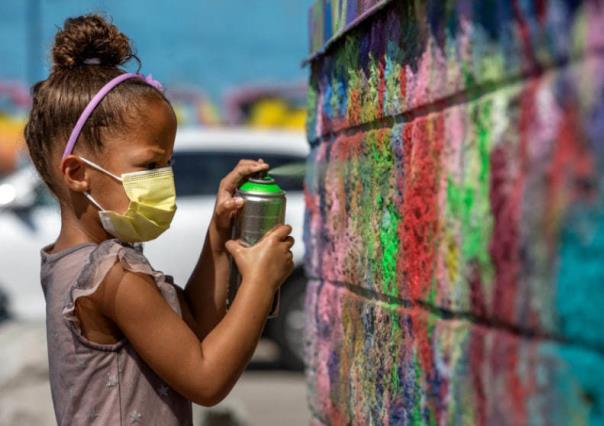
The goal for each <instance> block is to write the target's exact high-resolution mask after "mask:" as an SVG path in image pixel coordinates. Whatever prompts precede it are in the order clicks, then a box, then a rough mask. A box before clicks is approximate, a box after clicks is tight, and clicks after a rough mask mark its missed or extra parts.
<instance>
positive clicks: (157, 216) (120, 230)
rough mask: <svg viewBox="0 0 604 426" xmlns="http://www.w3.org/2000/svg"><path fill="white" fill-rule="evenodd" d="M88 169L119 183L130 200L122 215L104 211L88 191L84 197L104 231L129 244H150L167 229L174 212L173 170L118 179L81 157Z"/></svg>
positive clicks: (168, 169)
mask: <svg viewBox="0 0 604 426" xmlns="http://www.w3.org/2000/svg"><path fill="white" fill-rule="evenodd" d="M80 158H81V159H82V161H84V162H85V163H86V164H88V165H89V166H91V167H93V168H95V169H97V170H99V171H101V172H103V173H105V174H107V175H109V176H111V177H113V178H114V179H116V180H118V181H120V182H122V185H123V186H124V190H125V191H126V195H127V196H128V199H129V200H130V203H129V204H128V209H127V210H126V212H125V213H124V214H120V213H117V212H114V211H111V210H105V209H104V208H103V207H101V205H100V204H99V203H97V201H96V200H95V199H94V198H92V195H90V194H89V193H88V192H85V193H84V195H85V196H86V197H87V198H88V199H89V200H90V202H91V203H92V204H94V205H95V206H96V207H97V208H98V209H99V217H100V219H101V224H102V225H103V228H104V229H105V230H106V231H107V232H108V233H110V234H111V235H113V236H114V237H116V238H117V239H119V240H121V241H124V242H128V243H132V242H142V241H149V240H153V239H155V238H157V237H158V236H160V235H161V234H162V233H163V232H164V231H165V230H166V229H168V228H169V227H170V223H171V222H172V218H173V217H174V213H176V188H175V186H174V174H173V172H172V167H163V168H160V169H154V170H143V171H140V172H132V173H124V174H122V175H121V177H118V176H116V175H114V174H113V173H111V172H109V171H107V170H105V169H104V168H102V167H101V166H99V165H97V164H95V163H93V162H92V161H89V160H87V159H85V158H82V157H80Z"/></svg>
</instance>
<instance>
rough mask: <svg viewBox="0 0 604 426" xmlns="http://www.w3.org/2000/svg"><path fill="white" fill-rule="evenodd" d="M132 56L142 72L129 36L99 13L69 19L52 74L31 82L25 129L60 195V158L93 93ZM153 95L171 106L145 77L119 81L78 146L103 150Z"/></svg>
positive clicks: (61, 32) (44, 176) (55, 51)
mask: <svg viewBox="0 0 604 426" xmlns="http://www.w3.org/2000/svg"><path fill="white" fill-rule="evenodd" d="M131 59H134V60H136V62H137V63H138V69H137V71H136V72H138V70H140V66H141V63H140V60H139V59H138V57H137V56H136V55H135V54H134V53H133V49H132V46H131V44H130V41H129V39H128V37H126V36H125V35H124V34H122V33H121V32H120V31H119V30H118V28H117V27H116V26H115V25H113V24H112V23H111V22H110V21H109V20H108V19H105V18H104V17H102V16H100V15H98V14H88V15H83V16H78V17H74V18H68V19H66V20H65V22H64V25H63V28H62V29H59V31H58V32H57V34H56V36H55V41H54V46H53V48H52V69H51V73H50V75H49V76H48V78H47V79H46V80H42V81H39V82H37V83H36V84H34V85H33V86H32V96H33V104H32V109H31V112H30V115H29V118H28V121H27V124H26V126H25V131H24V133H25V141H26V142H27V147H28V150H29V155H30V157H31V159H32V161H33V163H34V165H35V167H36V169H37V170H38V173H39V174H40V176H41V177H42V179H43V180H44V182H45V183H46V184H47V185H48V187H49V188H50V189H51V190H52V191H53V192H54V193H55V195H57V196H59V195H60V194H59V193H60V191H58V187H57V186H56V184H55V179H56V177H58V176H59V174H58V172H59V170H58V168H59V167H58V166H59V163H58V161H60V160H59V159H60V157H59V156H60V154H61V153H62V151H63V149H64V147H65V144H66V143H67V139H68V138H69V135H70V133H71V130H72V129H73V127H74V126H75V124H76V122H77V120H78V118H79V116H80V114H81V113H82V111H83V110H84V108H85V107H86V105H87V104H88V102H90V100H91V99H92V97H93V96H94V95H95V94H96V93H97V92H98V91H99V90H100V89H101V87H103V86H104V85H105V84H106V83H107V82H108V81H110V80H111V79H113V78H115V77H117V76H118V75H120V74H123V73H124V72H126V71H124V70H123V69H122V68H121V66H122V65H124V64H125V63H126V62H128V61H129V60H131ZM153 99H161V100H164V101H165V102H167V103H168V104H170V102H169V101H168V100H167V99H166V97H165V96H164V94H163V93H162V92H160V91H159V90H157V89H156V88H154V87H152V86H150V85H149V84H147V83H145V82H144V81H143V80H142V79H138V78H131V79H128V80H126V81H124V82H123V83H120V84H119V85H117V86H116V87H115V88H113V89H112V90H111V91H110V92H109V94H107V95H106V96H105V97H104V98H103V100H102V101H101V102H100V103H99V105H98V106H97V107H96V108H95V110H94V112H93V113H92V115H91V116H90V117H89V119H88V120H87V122H86V124H85V126H84V127H83V129H82V132H81V133H80V136H79V138H78V142H77V144H76V147H75V150H81V151H83V152H89V151H93V152H95V153H99V152H101V151H102V149H103V137H105V136H106V135H110V134H112V133H115V132H121V131H123V130H125V129H128V126H129V125H130V124H131V123H133V122H134V120H135V119H136V118H138V117H139V115H140V113H141V111H142V107H143V106H144V105H145V104H146V102H144V101H148V100H153ZM53 176H54V178H53Z"/></svg>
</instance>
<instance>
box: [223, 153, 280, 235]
mask: <svg viewBox="0 0 604 426" xmlns="http://www.w3.org/2000/svg"><path fill="white" fill-rule="evenodd" d="M268 168H269V165H268V164H267V163H265V162H264V161H262V159H261V158H260V159H258V161H254V160H241V161H239V163H238V164H237V166H235V168H234V169H233V170H232V171H231V172H230V173H229V174H228V175H226V176H225V177H224V178H223V179H222V180H221V181H220V186H219V187H218V194H217V195H216V206H215V207H214V217H213V219H212V220H213V221H214V223H215V225H216V228H217V231H218V232H219V233H220V234H221V235H223V236H225V237H226V238H227V239H230V238H231V235H230V233H231V219H232V218H233V216H234V215H235V214H236V213H237V211H238V210H239V209H240V208H241V207H243V203H244V201H243V198H240V197H234V196H233V195H234V194H235V190H236V189H237V188H238V187H239V184H240V183H241V181H242V180H243V179H244V178H245V177H247V176H249V175H251V174H254V173H256V172H259V171H262V170H268Z"/></svg>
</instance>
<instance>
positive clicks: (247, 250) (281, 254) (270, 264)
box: [225, 225, 294, 291]
mask: <svg viewBox="0 0 604 426" xmlns="http://www.w3.org/2000/svg"><path fill="white" fill-rule="evenodd" d="M291 232H292V227H291V226H289V225H277V226H275V227H274V228H273V229H271V230H270V231H268V232H267V233H266V234H265V235H264V237H262V239H261V240H260V241H258V242H257V243H256V244H254V245H253V246H250V247H246V246H245V245H243V244H242V243H241V242H239V241H237V240H230V241H227V242H226V245H225V246H226V249H227V250H228V252H229V253H230V254H231V255H232V256H233V258H234V260H235V263H236V264H237V268H238V269H239V273H240V274H241V277H242V278H254V279H255V280H256V279H257V280H259V281H260V282H266V283H267V284H269V285H270V286H271V288H272V290H273V291H276V290H277V289H278V288H279V287H280V286H281V284H283V282H284V281H285V279H286V278H287V277H288V276H289V275H290V274H291V273H292V271H293V270H294V261H293V254H292V252H291V251H290V249H291V248H292V246H293V245H294V238H293V237H292V236H290V235H289V234H290V233H291Z"/></svg>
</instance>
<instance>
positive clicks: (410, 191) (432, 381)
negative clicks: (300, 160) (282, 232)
mask: <svg viewBox="0 0 604 426" xmlns="http://www.w3.org/2000/svg"><path fill="white" fill-rule="evenodd" d="M602 28H604V2H601V1H596V0H591V1H587V0H586V1H579V0H576V1H570V0H567V1H563V0H557V1H556V0H548V1H538V0H529V1H517V0H513V1H500V0H489V1H485V0H481V1H478V0H448V1H440V0H431V1H426V2H413V1H373V2H360V1H358V2H357V1H352V0H348V1H347V0H321V1H317V2H316V4H315V5H314V6H313V8H312V10H311V13H310V35H311V56H310V57H309V59H308V62H309V64H310V69H311V78H310V93H309V115H308V119H307V131H308V137H309V141H310V143H311V145H312V152H311V157H310V159H309V164H310V172H309V173H308V174H307V177H306V202H307V213H306V229H305V245H306V251H307V257H306V268H307V273H308V275H309V276H310V277H311V281H310V285H309V288H308V293H307V301H306V302H307V303H306V314H307V324H306V361H307V364H308V369H307V377H308V384H309V403H310V409H311V412H312V414H313V421H314V422H315V423H316V424H329V425H344V424H346V425H348V424H355V425H356V424H358V425H369V424H376V425H377V424H380V425H381V424H385V425H398V424H459V425H466V424H480V425H487V424H488V425H492V424H514V425H515V424H548V425H550V424H553V425H566V424H594V425H595V424H604V385H603V383H604V328H602V327H601V312H602V310H603V309H604V261H603V259H604V31H602Z"/></svg>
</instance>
